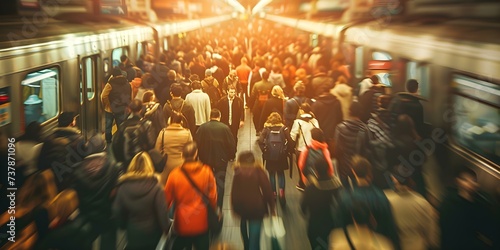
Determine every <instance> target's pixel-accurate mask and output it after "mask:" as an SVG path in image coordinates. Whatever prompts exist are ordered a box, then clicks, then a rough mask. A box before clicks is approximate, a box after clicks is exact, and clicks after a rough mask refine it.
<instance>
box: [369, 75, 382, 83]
mask: <svg viewBox="0 0 500 250" xmlns="http://www.w3.org/2000/svg"><path fill="white" fill-rule="evenodd" d="M370 80H372V82H373V84H378V83H380V78H379V77H378V75H372V76H370Z"/></svg>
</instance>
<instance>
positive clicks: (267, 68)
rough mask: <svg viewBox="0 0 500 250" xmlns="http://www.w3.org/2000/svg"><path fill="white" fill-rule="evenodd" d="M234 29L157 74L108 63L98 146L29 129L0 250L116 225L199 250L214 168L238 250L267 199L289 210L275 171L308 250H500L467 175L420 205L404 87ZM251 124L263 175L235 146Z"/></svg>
mask: <svg viewBox="0 0 500 250" xmlns="http://www.w3.org/2000/svg"><path fill="white" fill-rule="evenodd" d="M235 30H236V31H235V32H234V33H231V34H230V35H224V33H223V31H221V33H220V34H219V35H220V36H217V35H215V34H210V35H209V36H206V37H202V38H198V39H192V40H190V41H189V42H186V43H185V44H182V45H179V46H178V47H176V48H174V49H172V50H169V51H165V52H164V53H162V54H161V55H159V56H158V60H157V61H155V60H154V59H153V55H149V54H148V55H143V56H141V57H140V58H139V60H138V61H137V62H136V63H135V64H134V63H133V62H132V61H131V60H130V59H129V58H128V57H127V56H125V55H124V56H122V57H121V63H120V65H118V66H116V67H115V68H113V69H112V70H111V74H110V76H109V77H108V78H107V79H105V84H104V88H103V91H102V93H101V101H102V104H103V108H104V111H105V117H104V119H105V124H106V126H105V136H104V139H103V138H100V136H95V137H92V138H90V139H88V140H85V138H83V136H82V135H81V133H80V131H78V129H77V128H76V118H77V115H76V113H74V112H63V113H61V114H60V116H59V118H58V128H57V129H56V130H55V131H54V132H53V134H52V135H51V136H49V137H48V138H47V139H44V140H42V138H41V126H40V124H37V123H33V124H29V125H28V126H27V127H26V133H25V135H23V136H22V137H21V138H19V140H18V141H17V143H16V146H17V147H18V149H19V150H18V151H17V152H19V154H18V155H17V157H18V158H17V160H18V161H19V162H18V164H17V166H19V176H20V178H19V180H21V181H20V182H19V183H18V185H19V190H20V191H19V197H18V203H17V204H18V206H17V208H18V210H17V212H16V218H17V219H18V220H19V221H20V223H19V224H18V232H19V235H21V236H22V238H19V239H22V240H20V241H19V242H16V243H15V244H11V243H7V244H5V245H4V246H2V249H4V247H6V248H9V247H21V248H23V247H26V249H29V248H33V247H35V248H39V249H47V248H59V249H90V247H91V245H92V242H93V241H94V240H95V238H96V237H98V236H101V249H113V248H114V246H116V230H117V228H122V229H124V230H125V231H126V235H127V245H126V249H155V248H156V246H157V243H158V242H159V241H160V238H161V237H162V235H163V234H167V233H168V232H169V231H171V230H173V231H175V235H176V238H175V241H174V242H173V244H172V247H173V249H191V247H193V246H194V247H195V248H196V249H199V250H202V249H208V248H209V246H210V244H211V243H210V242H211V237H210V236H211V234H210V232H209V224H208V222H207V217H208V213H209V210H212V209H209V208H213V210H215V211H216V212H217V213H218V214H220V213H221V211H222V209H223V198H224V194H225V190H224V189H225V186H226V185H225V180H226V178H227V176H226V175H227V172H228V171H227V168H228V166H233V167H234V168H235V171H234V177H233V178H234V179H233V185H232V187H231V204H232V206H231V207H232V209H233V210H234V212H235V214H236V215H237V216H238V217H240V221H241V222H240V223H241V224H240V231H241V236H242V241H243V245H244V248H245V250H247V249H252V250H253V249H260V235H261V227H262V221H263V218H264V217H265V216H272V215H275V214H276V207H275V203H276V201H279V203H280V204H281V206H287V203H286V197H285V170H287V169H288V170H289V171H291V172H292V171H294V170H295V169H296V170H298V172H299V174H300V178H299V182H298V184H297V186H296V187H297V189H299V190H300V191H303V193H302V199H301V202H300V204H297V205H299V206H300V208H301V210H302V212H303V213H304V215H305V216H306V218H307V237H308V239H309V241H310V245H311V247H312V249H314V250H316V249H440V248H441V249H494V248H495V247H497V248H498V247H499V245H498V244H499V243H498V237H497V236H498V231H499V230H498V224H496V222H495V220H493V219H492V218H495V217H494V216H495V215H497V214H496V213H494V211H493V212H492V211H491V206H490V204H489V203H488V202H487V201H488V200H487V199H486V198H485V196H484V195H479V194H480V193H479V192H478V191H477V183H476V180H475V176H474V173H470V172H467V171H465V172H461V174H460V175H459V176H458V177H457V179H456V180H457V185H456V186H457V189H456V190H451V191H450V193H449V194H446V195H445V197H443V202H442V203H441V204H439V205H437V206H438V209H437V211H436V209H435V208H434V207H433V206H432V205H431V204H430V203H429V202H428V201H427V199H428V194H427V191H426V190H427V189H426V185H425V184H426V183H425V180H424V178H423V173H422V172H423V165H424V162H425V161H424V160H423V161H419V162H415V161H410V160H408V159H410V156H411V154H412V152H414V151H415V150H416V149H417V146H418V144H417V143H418V142H420V141H421V140H422V139H423V138H425V137H426V136H428V135H427V132H426V129H425V125H424V122H423V108H422V105H421V104H420V101H421V100H422V99H423V98H421V97H420V96H418V94H417V93H418V82H417V81H416V80H409V81H408V82H407V83H406V88H407V92H403V93H397V94H395V95H393V96H391V95H386V94H385V93H386V91H385V87H384V86H383V85H381V84H380V83H379V81H378V77H377V75H371V76H370V77H368V78H366V79H364V80H362V81H361V83H359V84H358V83H356V82H353V79H352V75H351V73H350V72H349V69H348V67H346V66H345V60H344V59H343V58H342V57H341V56H338V55H336V54H334V53H333V52H332V50H331V49H328V46H327V44H328V42H327V41H326V40H325V41H324V43H323V44H321V45H319V46H317V47H315V48H312V47H310V46H309V44H308V41H307V40H306V39H302V38H300V37H299V38H297V39H292V38H291V37H290V34H286V33H285V34H279V33H271V32H268V31H264V30H266V29H262V32H259V34H258V35H257V34H256V32H252V31H251V30H248V29H246V28H244V27H243V26H241V27H240V26H235ZM355 99H357V100H358V101H354V100H355ZM245 109H248V110H245ZM249 115H250V116H251V117H248V116H249ZM250 120H251V121H252V122H253V128H252V130H254V131H252V132H254V133H252V134H255V135H256V136H257V137H258V144H259V146H260V149H261V151H262V156H263V160H264V163H263V164H261V163H260V161H258V160H257V159H258V157H256V154H257V152H251V151H243V152H239V151H238V149H237V145H238V131H239V129H240V128H241V127H243V125H244V124H245V123H250V122H248V121H250ZM113 125H116V132H115V133H114V134H113V133H112V131H113ZM2 145H4V144H3V143H2ZM5 145H6V144H5ZM106 145H107V146H108V147H111V150H109V149H107V148H106ZM21 148H30V150H21ZM109 154H112V157H109V156H110V155H109ZM111 158H112V159H114V161H112V160H111ZM231 162H232V163H231ZM266 171H267V174H266ZM22 182H24V185H23V184H22ZM195 186H196V187H195ZM197 189H199V190H201V192H202V193H203V194H201V192H199V191H197ZM57 194H59V195H57ZM205 196H206V200H207V202H205V198H204V197H205ZM54 204H63V205H57V206H56V205H54ZM293 205H294V204H288V206H293ZM208 206H210V207H208ZM6 207H7V206H5V208H6ZM2 209H3V210H2V211H1V212H2V213H3V214H2V215H1V217H0V223H1V225H4V226H5V225H6V223H7V222H8V218H9V217H8V213H7V212H6V209H4V207H2ZM497 212H498V211H497ZM172 221H173V222H172ZM21 244H25V245H21ZM463 247H465V248H463ZM290 249H292V248H290Z"/></svg>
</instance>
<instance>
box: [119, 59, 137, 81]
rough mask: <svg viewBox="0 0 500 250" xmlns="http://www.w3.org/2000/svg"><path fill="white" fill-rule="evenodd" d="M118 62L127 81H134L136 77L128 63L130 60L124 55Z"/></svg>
mask: <svg viewBox="0 0 500 250" xmlns="http://www.w3.org/2000/svg"><path fill="white" fill-rule="evenodd" d="M120 61H121V63H120V65H119V67H120V69H121V70H122V71H124V72H125V73H126V78H127V81H128V82H131V81H132V80H134V78H135V76H136V74H135V69H134V68H133V67H134V64H133V63H132V62H131V61H130V59H129V58H128V56H126V55H122V56H120Z"/></svg>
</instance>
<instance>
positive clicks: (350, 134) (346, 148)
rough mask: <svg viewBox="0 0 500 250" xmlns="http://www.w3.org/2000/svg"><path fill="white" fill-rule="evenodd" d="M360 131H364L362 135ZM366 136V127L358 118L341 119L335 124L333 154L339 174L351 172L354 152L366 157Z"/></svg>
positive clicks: (367, 141)
mask: <svg viewBox="0 0 500 250" xmlns="http://www.w3.org/2000/svg"><path fill="white" fill-rule="evenodd" d="M360 132H364V136H362V134H361V133H360ZM368 138H369V137H368V127H367V126H366V125H365V124H364V123H363V122H362V121H360V120H347V121H343V122H341V123H340V124H339V125H338V126H337V129H336V131H335V139H334V141H335V149H334V152H335V153H334V154H335V156H336V157H337V163H338V170H339V173H340V175H341V176H343V175H349V174H350V173H351V167H352V166H351V165H352V163H351V159H352V157H353V156H354V155H355V154H360V155H361V156H363V157H367V155H366V151H367V150H368V143H369V140H368Z"/></svg>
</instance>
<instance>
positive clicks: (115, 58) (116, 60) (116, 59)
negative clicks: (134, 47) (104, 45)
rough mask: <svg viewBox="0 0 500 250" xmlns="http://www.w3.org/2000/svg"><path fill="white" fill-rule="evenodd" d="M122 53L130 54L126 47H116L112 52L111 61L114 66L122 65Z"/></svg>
mask: <svg viewBox="0 0 500 250" xmlns="http://www.w3.org/2000/svg"><path fill="white" fill-rule="evenodd" d="M122 55H126V56H128V51H127V49H126V48H116V49H114V50H113V52H112V54H111V61H112V62H113V64H112V65H113V68H114V67H116V66H118V65H120V62H121V61H120V57H121V56H122Z"/></svg>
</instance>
